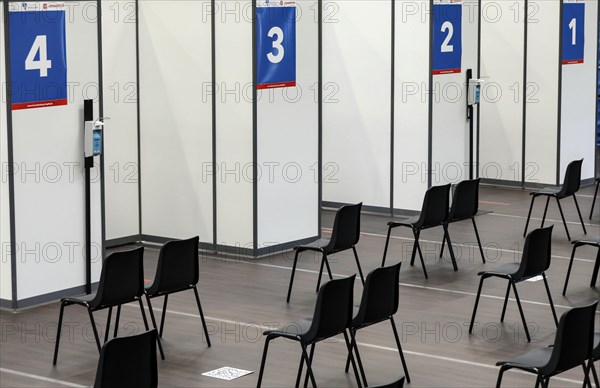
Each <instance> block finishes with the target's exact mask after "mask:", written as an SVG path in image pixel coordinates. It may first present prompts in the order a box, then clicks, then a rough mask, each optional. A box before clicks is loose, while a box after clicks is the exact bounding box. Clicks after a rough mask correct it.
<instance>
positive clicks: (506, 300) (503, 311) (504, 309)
mask: <svg viewBox="0 0 600 388" xmlns="http://www.w3.org/2000/svg"><path fill="white" fill-rule="evenodd" d="M510 284H511V282H510V280H509V281H508V285H507V286H506V296H504V306H502V315H500V322H504V314H506V305H507V304H508V297H509V295H510Z"/></svg>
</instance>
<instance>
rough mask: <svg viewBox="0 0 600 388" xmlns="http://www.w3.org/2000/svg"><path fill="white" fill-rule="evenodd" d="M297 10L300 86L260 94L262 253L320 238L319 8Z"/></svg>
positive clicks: (308, 5)
mask: <svg viewBox="0 0 600 388" xmlns="http://www.w3.org/2000/svg"><path fill="white" fill-rule="evenodd" d="M296 5H297V19H296V42H297V47H296V58H297V63H296V83H297V86H296V88H284V89H270V90H259V93H258V136H257V140H258V160H257V164H258V166H259V168H260V170H259V171H260V174H259V177H258V246H259V248H262V247H265V246H270V245H275V244H281V243H286V242H290V241H297V240H301V239H306V238H309V237H314V236H317V235H319V225H318V214H319V203H318V200H319V183H318V179H317V178H318V175H317V172H318V169H317V161H318V150H319V136H318V135H319V126H318V124H319V121H318V101H317V99H316V98H315V91H316V86H317V81H318V44H319V36H318V23H317V21H316V20H315V18H314V17H312V15H311V14H312V13H313V12H314V10H316V9H317V7H318V5H317V2H315V1H314V0H300V1H297V4H296ZM282 225H286V227H282Z"/></svg>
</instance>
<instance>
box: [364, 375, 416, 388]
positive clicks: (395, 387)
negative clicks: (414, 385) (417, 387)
mask: <svg viewBox="0 0 600 388" xmlns="http://www.w3.org/2000/svg"><path fill="white" fill-rule="evenodd" d="M409 383H410V381H409ZM402 387H404V377H403V378H401V379H400V380H398V381H394V382H393V383H391V384H386V385H378V386H377V387H373V388H402Z"/></svg>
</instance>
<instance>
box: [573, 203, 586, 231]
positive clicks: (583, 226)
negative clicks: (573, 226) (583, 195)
mask: <svg viewBox="0 0 600 388" xmlns="http://www.w3.org/2000/svg"><path fill="white" fill-rule="evenodd" d="M573 201H575V207H576V208H577V214H578V215H579V222H581V227H582V228H583V234H587V230H586V229H585V224H584V223H583V217H582V216H581V210H579V203H577V197H576V196H575V194H573Z"/></svg>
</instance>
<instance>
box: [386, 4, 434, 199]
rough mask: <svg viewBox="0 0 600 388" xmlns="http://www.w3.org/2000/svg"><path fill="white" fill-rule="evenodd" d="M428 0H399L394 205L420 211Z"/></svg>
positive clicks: (426, 115) (424, 151)
mask: <svg viewBox="0 0 600 388" xmlns="http://www.w3.org/2000/svg"><path fill="white" fill-rule="evenodd" d="M429 11H430V6H429V1H417V2H414V1H412V0H410V1H409V0H399V1H396V40H395V42H396V69H395V74H396V79H395V85H396V86H395V96H394V103H395V106H394V109H395V123H394V128H395V136H394V208H400V209H409V210H420V209H421V204H422V202H423V194H424V193H425V191H426V190H427V163H428V144H429V133H428V131H429V107H428V97H427V91H428V89H429V70H430V66H429V35H430V33H429Z"/></svg>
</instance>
